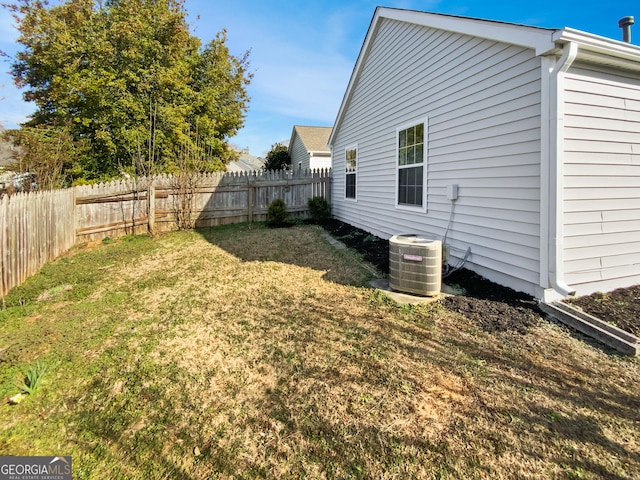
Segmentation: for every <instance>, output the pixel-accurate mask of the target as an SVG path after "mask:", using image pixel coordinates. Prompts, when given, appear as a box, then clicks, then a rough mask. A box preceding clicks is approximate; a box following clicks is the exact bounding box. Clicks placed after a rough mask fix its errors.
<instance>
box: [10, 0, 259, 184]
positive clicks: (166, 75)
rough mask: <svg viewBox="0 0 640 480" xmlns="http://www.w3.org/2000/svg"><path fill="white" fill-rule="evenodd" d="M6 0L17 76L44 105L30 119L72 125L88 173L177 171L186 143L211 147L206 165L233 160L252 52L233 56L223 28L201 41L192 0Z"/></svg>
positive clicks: (28, 94)
mask: <svg viewBox="0 0 640 480" xmlns="http://www.w3.org/2000/svg"><path fill="white" fill-rule="evenodd" d="M3 6H4V7H5V8H9V9H11V10H12V12H13V14H14V18H15V19H16V22H17V26H18V30H19V32H20V36H19V38H18V42H19V43H20V44H22V45H23V46H24V49H23V50H21V51H20V52H18V53H17V55H16V57H15V59H14V62H13V65H12V73H13V76H14V79H15V82H16V84H17V85H18V86H20V87H24V88H25V92H24V98H25V99H26V100H27V101H32V102H34V103H35V104H36V107H37V110H36V112H35V113H34V114H33V116H32V117H31V119H30V121H29V122H28V123H27V125H28V126H32V127H36V126H43V125H44V126H48V127H56V128H62V127H64V128H68V129H69V131H70V133H71V135H72V136H73V138H74V139H75V140H82V141H83V142H85V143H86V145H87V151H86V154H85V155H83V156H82V158H81V164H80V173H79V175H80V176H82V177H84V178H86V179H98V178H110V177H113V176H117V175H118V174H119V173H120V172H122V171H127V172H129V173H152V172H153V171H173V170H175V169H177V168H178V166H177V165H178V162H177V161H176V159H177V157H178V156H179V152H181V151H184V150H185V149H186V150H189V151H190V152H197V151H198V150H202V153H203V154H204V153H205V152H206V158H207V159H209V160H208V161H207V162H205V164H204V166H203V168H205V169H206V170H218V169H223V168H224V165H225V164H226V163H227V162H228V161H230V160H232V159H235V156H236V154H235V152H234V151H233V150H232V149H231V148H229V146H228V138H229V137H231V136H233V135H235V134H236V132H237V131H238V129H239V128H241V127H242V125H243V123H244V118H245V113H246V111H247V109H248V102H249V98H248V95H247V91H246V86H247V85H248V84H249V82H250V80H251V76H252V75H251V73H250V72H249V71H248V67H249V62H248V52H247V53H246V54H245V55H243V56H241V57H235V56H232V55H230V54H229V50H228V48H227V45H226V32H225V31H222V32H220V33H219V34H218V35H217V36H216V38H215V39H214V40H212V41H211V42H209V43H208V44H206V45H204V46H203V45H202V44H201V41H200V39H198V38H197V37H194V36H192V35H191V34H190V32H189V26H188V24H187V21H186V11H185V8H184V0H105V1H104V2H102V1H98V2H96V1H95V0H64V1H61V2H60V3H59V4H56V5H55V6H51V5H49V2H48V1H47V0H17V1H15V2H14V3H9V4H3ZM141 159H144V162H141ZM143 163H144V166H145V168H144V171H143V172H141V171H140V167H141V165H142V164H143Z"/></svg>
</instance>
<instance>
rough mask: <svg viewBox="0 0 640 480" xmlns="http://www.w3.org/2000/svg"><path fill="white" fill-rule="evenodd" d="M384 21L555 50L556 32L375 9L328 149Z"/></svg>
mask: <svg viewBox="0 0 640 480" xmlns="http://www.w3.org/2000/svg"><path fill="white" fill-rule="evenodd" d="M383 19H390V20H397V21H400V22H406V23H411V24H416V25H422V26H425V27H430V28H436V29H440V30H445V31H451V32H456V33H460V34H463V35H471V36H476V37H480V38H486V39H489V40H494V41H497V42H504V43H509V44H512V45H518V46H522V47H526V48H531V49H534V50H535V51H536V52H538V51H541V52H549V51H550V50H552V49H554V48H556V45H555V44H554V42H553V35H554V33H555V32H556V31H557V30H552V29H544V28H538V27H528V26H525V25H516V24H510V23H503V22H497V21H491V20H478V19H474V18H467V17H456V16H452V15H444V14H437V13H428V12H419V11H415V10H402V9H395V8H386V7H377V8H376V11H375V13H374V15H373V19H372V20H371V24H370V25H369V30H368V31H367V35H366V37H365V40H364V43H363V45H362V48H361V49H360V54H359V55H358V60H357V61H356V64H355V67H354V68H353V72H352V73H351V78H350V79H349V84H348V86H347V90H346V92H345V95H344V97H343V99H342V103H341V104H340V108H339V110H338V115H337V116H336V120H335V122H334V125H333V130H332V131H331V135H330V136H329V142H328V145H330V146H332V145H333V144H334V143H333V142H334V136H335V134H336V133H337V131H338V130H339V127H340V124H341V123H342V118H343V115H344V111H345V108H346V106H347V105H348V104H349V101H350V99H351V95H352V89H353V87H354V85H355V84H356V82H357V79H358V77H359V75H360V71H361V69H362V64H363V63H364V61H365V59H366V57H367V55H368V54H369V50H370V48H371V41H372V39H373V38H374V37H375V35H376V32H377V29H378V25H379V24H380V22H381V20H383Z"/></svg>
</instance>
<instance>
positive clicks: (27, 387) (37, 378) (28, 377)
mask: <svg viewBox="0 0 640 480" xmlns="http://www.w3.org/2000/svg"><path fill="white" fill-rule="evenodd" d="M46 371H47V367H46V366H45V365H44V364H42V363H40V361H39V360H37V361H36V363H34V364H33V365H32V366H31V367H29V369H28V370H27V371H26V372H25V374H24V379H23V381H22V385H21V386H20V390H21V391H22V393H27V394H29V395H33V394H34V393H35V391H36V390H37V389H38V387H39V386H40V382H41V381H42V377H43V376H44V374H45V372H46Z"/></svg>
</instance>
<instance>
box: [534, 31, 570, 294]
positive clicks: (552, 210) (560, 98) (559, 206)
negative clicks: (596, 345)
mask: <svg viewBox="0 0 640 480" xmlns="http://www.w3.org/2000/svg"><path fill="white" fill-rule="evenodd" d="M577 55H578V44H577V43H575V42H569V43H567V44H566V45H565V46H564V49H563V54H562V57H561V58H560V60H558V62H557V63H556V65H555V67H554V68H553V70H552V71H551V75H550V76H551V78H550V85H549V87H550V88H549V108H550V119H549V120H550V128H549V137H550V138H549V140H550V141H551V145H550V149H549V197H550V198H549V232H548V237H547V240H548V253H549V255H548V265H549V271H548V273H549V283H550V285H551V287H552V288H553V290H554V291H555V292H557V294H560V295H561V296H562V297H566V296H567V295H574V294H575V290H574V289H572V288H571V287H569V285H567V283H566V281H565V278H564V76H565V73H566V72H567V70H569V68H570V67H571V65H572V64H573V61H574V60H575V59H576V57H577ZM541 258H542V256H541ZM545 300H547V299H546V298H545Z"/></svg>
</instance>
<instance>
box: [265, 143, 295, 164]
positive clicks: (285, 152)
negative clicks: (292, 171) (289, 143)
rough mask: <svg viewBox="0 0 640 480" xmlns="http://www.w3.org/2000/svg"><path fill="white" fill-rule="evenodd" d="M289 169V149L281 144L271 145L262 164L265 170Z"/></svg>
mask: <svg viewBox="0 0 640 480" xmlns="http://www.w3.org/2000/svg"><path fill="white" fill-rule="evenodd" d="M289 167H291V157H289V149H288V148H287V147H286V146H284V145H282V144H281V143H276V144H274V145H271V150H270V151H269V153H267V157H266V159H265V162H264V169H265V170H282V169H287V168H289Z"/></svg>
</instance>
